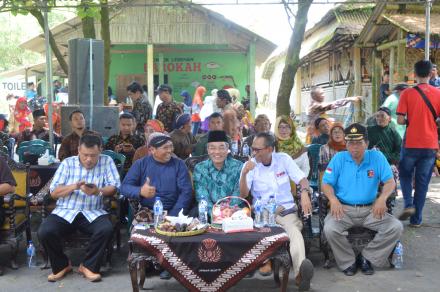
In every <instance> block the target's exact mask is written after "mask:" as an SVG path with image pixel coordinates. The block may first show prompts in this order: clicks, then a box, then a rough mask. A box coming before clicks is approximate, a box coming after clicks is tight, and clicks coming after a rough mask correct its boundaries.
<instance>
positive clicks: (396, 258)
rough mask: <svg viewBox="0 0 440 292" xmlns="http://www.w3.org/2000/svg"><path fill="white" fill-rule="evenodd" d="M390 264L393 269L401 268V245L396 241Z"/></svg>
mask: <svg viewBox="0 0 440 292" xmlns="http://www.w3.org/2000/svg"><path fill="white" fill-rule="evenodd" d="M392 263H393V265H394V268H396V269H401V268H402V266H403V245H402V243H401V242H400V240H399V241H397V244H396V247H395V248H394V253H393V259H392Z"/></svg>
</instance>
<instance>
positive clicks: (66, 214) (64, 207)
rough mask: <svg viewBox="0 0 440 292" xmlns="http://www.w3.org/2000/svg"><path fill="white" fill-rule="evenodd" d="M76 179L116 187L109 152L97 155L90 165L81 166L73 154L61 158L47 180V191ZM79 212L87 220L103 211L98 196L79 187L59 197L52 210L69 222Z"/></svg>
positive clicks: (99, 186)
mask: <svg viewBox="0 0 440 292" xmlns="http://www.w3.org/2000/svg"><path fill="white" fill-rule="evenodd" d="M79 181H85V182H86V183H94V184H95V185H96V186H97V187H98V188H99V189H101V188H104V187H107V186H114V187H116V188H120V186H121V182H120V180H119V173H118V170H117V169H116V166H115V163H114V162H113V160H112V159H111V158H110V157H109V156H106V155H100V156H99V159H98V163H97V164H96V165H95V167H94V168H92V169H86V168H85V167H83V166H82V164H81V162H80V160H79V156H73V157H69V158H66V159H65V160H63V162H62V163H61V164H60V166H59V167H58V169H57V171H56V172H55V175H54V178H53V180H52V183H51V184H50V192H51V193H52V192H53V191H54V190H55V189H56V187H58V186H59V185H64V186H66V185H70V184H74V183H77V182H79ZM79 213H82V214H83V215H84V217H86V219H87V220H88V221H89V222H93V221H94V220H95V219H96V218H98V217H99V216H102V215H105V214H107V212H106V211H105V210H104V204H103V199H102V196H101V195H87V194H85V193H83V192H82V191H81V190H75V191H73V192H72V193H70V195H68V196H66V197H63V198H59V199H58V200H57V205H56V208H55V209H54V210H53V212H52V214H55V215H57V216H59V217H61V218H63V219H64V220H66V221H67V222H69V223H72V222H73V220H74V219H75V217H76V216H77V215H78V214H79Z"/></svg>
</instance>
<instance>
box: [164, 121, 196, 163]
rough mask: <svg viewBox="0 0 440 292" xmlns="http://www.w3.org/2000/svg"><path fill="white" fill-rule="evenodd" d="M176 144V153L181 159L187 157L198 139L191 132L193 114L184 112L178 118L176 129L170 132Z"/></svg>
mask: <svg viewBox="0 0 440 292" xmlns="http://www.w3.org/2000/svg"><path fill="white" fill-rule="evenodd" d="M170 137H171V140H172V141H173V145H174V154H176V155H177V157H179V158H180V159H187V158H188V157H189V155H190V154H191V152H192V151H193V148H194V146H195V145H196V144H197V141H196V139H195V138H194V136H193V135H192V133H191V116H190V115H189V114H182V115H180V116H178V117H177V119H176V129H175V130H174V131H172V132H171V133H170Z"/></svg>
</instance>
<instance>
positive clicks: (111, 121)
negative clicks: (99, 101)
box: [61, 105, 119, 137]
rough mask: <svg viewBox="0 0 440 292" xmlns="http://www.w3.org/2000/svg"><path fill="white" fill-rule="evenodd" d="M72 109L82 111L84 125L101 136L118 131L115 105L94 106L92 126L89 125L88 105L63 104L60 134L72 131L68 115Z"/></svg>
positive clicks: (117, 109) (117, 116)
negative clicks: (84, 120)
mask: <svg viewBox="0 0 440 292" xmlns="http://www.w3.org/2000/svg"><path fill="white" fill-rule="evenodd" d="M74 110H80V111H82V112H83V113H84V117H85V119H86V127H87V128H88V129H90V130H93V131H96V132H98V133H100V134H101V135H102V136H103V137H110V136H112V135H115V134H118V133H119V108H118V107H117V106H94V107H93V120H92V127H90V107H88V106H82V105H80V106H77V105H65V106H62V107H61V134H62V135H63V136H66V135H68V134H69V133H71V132H72V129H71V127H70V122H69V115H70V113H71V112H73V111H74Z"/></svg>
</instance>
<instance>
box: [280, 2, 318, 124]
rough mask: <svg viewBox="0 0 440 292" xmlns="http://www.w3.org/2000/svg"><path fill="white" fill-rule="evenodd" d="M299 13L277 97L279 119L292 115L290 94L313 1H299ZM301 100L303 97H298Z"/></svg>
mask: <svg viewBox="0 0 440 292" xmlns="http://www.w3.org/2000/svg"><path fill="white" fill-rule="evenodd" d="M298 2H299V3H298V11H297V13H296V17H295V24H294V25H293V30H292V35H291V37H290V43H289V47H288V49H287V54H286V64H285V66H284V69H283V74H282V76H281V83H280V89H279V90H278V96H277V112H276V115H277V117H278V116H280V115H289V114H290V103H289V99H290V94H291V93H292V89H293V85H294V83H295V74H296V71H297V70H298V66H299V53H300V51H301V43H302V41H303V39H304V32H305V30H306V24H307V13H308V11H309V8H310V5H311V4H312V2H313V0H302V1H298ZM296 98H301V96H296Z"/></svg>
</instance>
